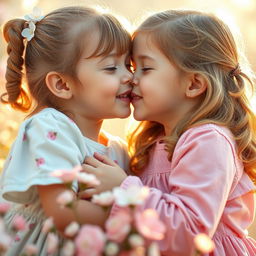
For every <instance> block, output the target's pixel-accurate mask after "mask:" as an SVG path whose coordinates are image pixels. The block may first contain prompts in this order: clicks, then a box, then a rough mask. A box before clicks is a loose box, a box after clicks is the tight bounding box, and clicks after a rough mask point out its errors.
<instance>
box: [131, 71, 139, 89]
mask: <svg viewBox="0 0 256 256" xmlns="http://www.w3.org/2000/svg"><path fill="white" fill-rule="evenodd" d="M138 83H139V79H138V78H137V77H136V76H135V74H133V78H132V80H131V85H132V86H136V85H138Z"/></svg>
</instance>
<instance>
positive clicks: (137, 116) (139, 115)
mask: <svg viewBox="0 0 256 256" xmlns="http://www.w3.org/2000/svg"><path fill="white" fill-rule="evenodd" d="M133 118H134V119H135V120H136V121H146V120H147V118H146V117H145V116H143V115H141V114H138V113H136V112H133Z"/></svg>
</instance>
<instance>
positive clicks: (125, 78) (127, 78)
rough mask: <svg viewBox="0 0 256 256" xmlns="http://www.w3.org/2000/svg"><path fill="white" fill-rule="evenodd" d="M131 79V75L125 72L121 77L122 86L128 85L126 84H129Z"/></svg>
mask: <svg viewBox="0 0 256 256" xmlns="http://www.w3.org/2000/svg"><path fill="white" fill-rule="evenodd" d="M132 78H133V74H132V73H131V72H129V71H128V70H127V71H126V72H125V74H124V75H123V78H122V83H123V84H128V83H129V84H130V83H131V80H132Z"/></svg>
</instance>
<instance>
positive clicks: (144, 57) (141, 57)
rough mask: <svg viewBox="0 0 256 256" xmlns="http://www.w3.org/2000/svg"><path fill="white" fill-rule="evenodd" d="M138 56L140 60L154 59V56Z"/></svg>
mask: <svg viewBox="0 0 256 256" xmlns="http://www.w3.org/2000/svg"><path fill="white" fill-rule="evenodd" d="M137 58H138V59H139V60H145V59H148V60H152V61H154V58H152V57H150V56H148V55H139V56H138V57H137Z"/></svg>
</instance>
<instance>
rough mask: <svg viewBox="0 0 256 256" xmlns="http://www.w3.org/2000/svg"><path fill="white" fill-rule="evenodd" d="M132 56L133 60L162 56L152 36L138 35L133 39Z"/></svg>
mask: <svg viewBox="0 0 256 256" xmlns="http://www.w3.org/2000/svg"><path fill="white" fill-rule="evenodd" d="M132 55H133V57H134V58H145V57H147V56H148V57H154V56H155V57H156V56H158V55H163V53H162V52H161V51H160V50H159V49H158V47H157V45H156V43H155V42H154V40H153V38H152V36H150V35H147V34H143V33H139V34H137V35H136V36H135V38H134V39H133V46H132Z"/></svg>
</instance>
